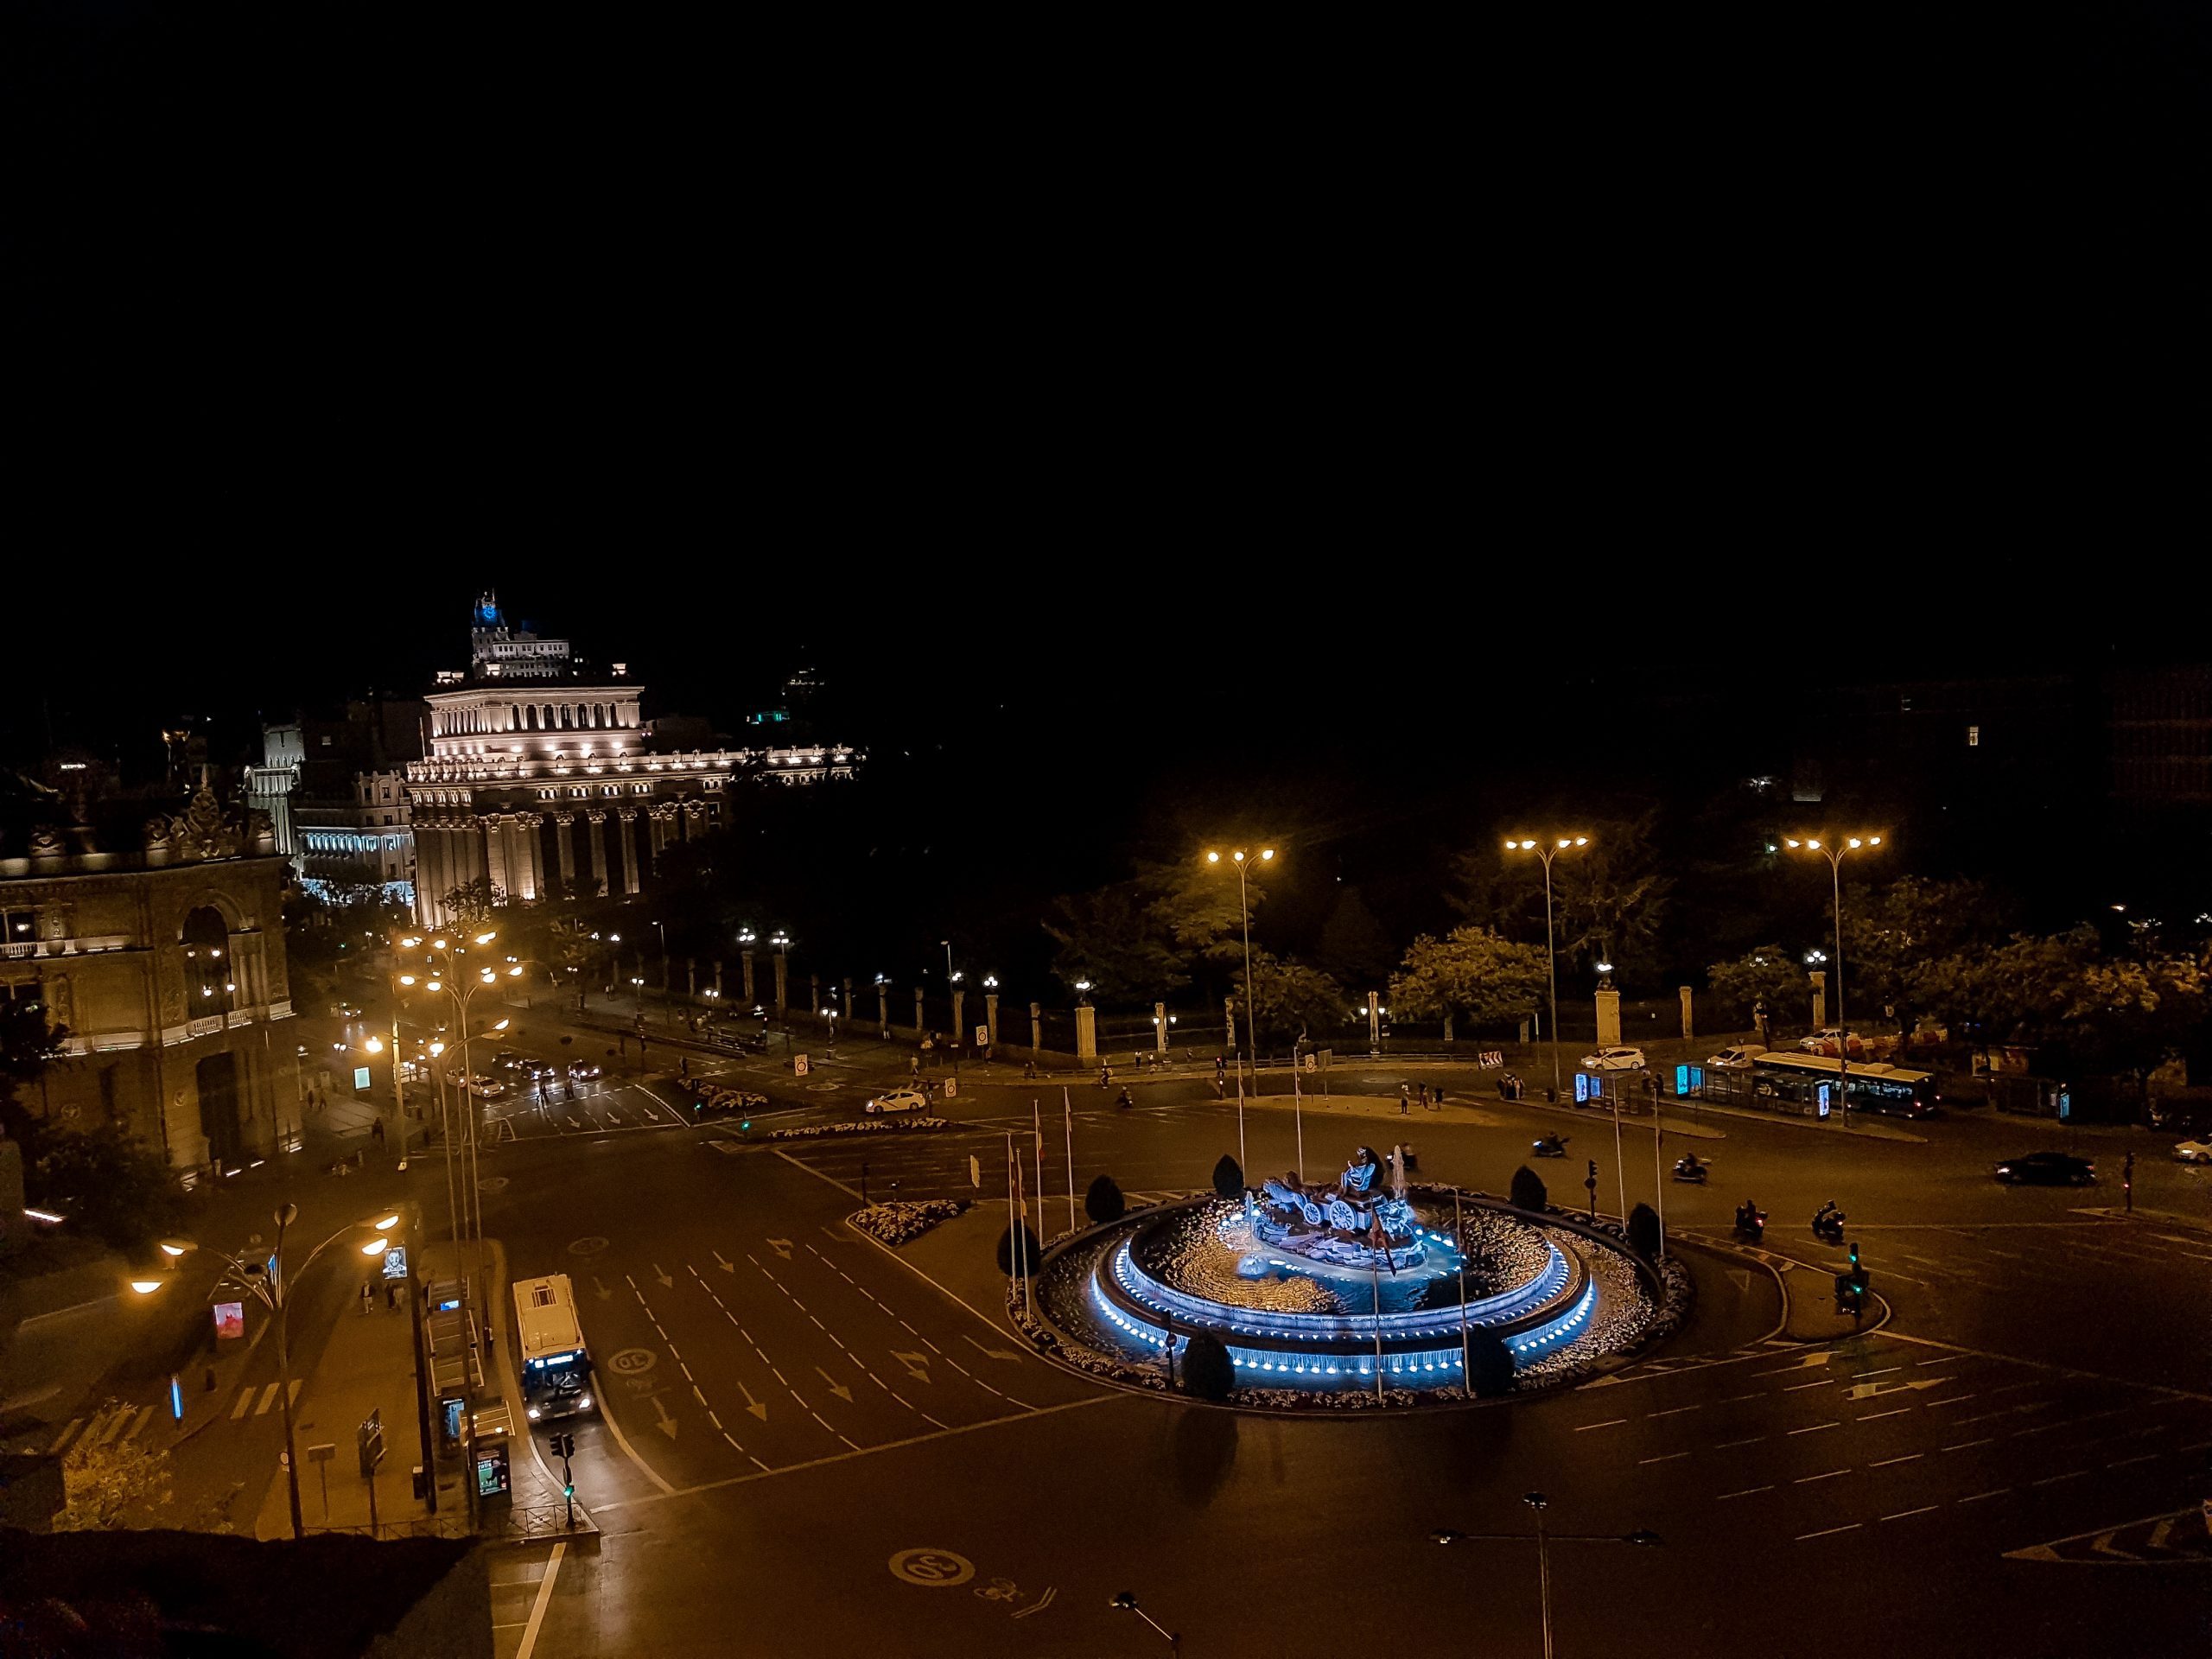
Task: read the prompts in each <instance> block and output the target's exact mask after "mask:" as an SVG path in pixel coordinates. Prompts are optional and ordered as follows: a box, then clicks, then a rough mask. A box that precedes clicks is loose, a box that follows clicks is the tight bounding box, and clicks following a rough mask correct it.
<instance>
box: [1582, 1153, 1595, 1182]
mask: <svg viewBox="0 0 2212 1659" xmlns="http://www.w3.org/2000/svg"><path fill="white" fill-rule="evenodd" d="M1582 1184H1583V1185H1585V1186H1595V1185H1598V1160H1596V1159H1595V1158H1592V1160H1590V1173H1588V1174H1587V1175H1586V1176H1584V1177H1583V1178H1582Z"/></svg>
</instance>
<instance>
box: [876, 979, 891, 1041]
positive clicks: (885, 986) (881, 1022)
mask: <svg viewBox="0 0 2212 1659" xmlns="http://www.w3.org/2000/svg"><path fill="white" fill-rule="evenodd" d="M875 1019H876V1024H877V1025H878V1026H879V1027H881V1029H882V1032H883V1035H884V1038H885V1039H886V1040H888V1039H889V1038H890V1036H891V985H890V982H888V981H887V980H880V979H879V980H878V981H876V982H875Z"/></svg>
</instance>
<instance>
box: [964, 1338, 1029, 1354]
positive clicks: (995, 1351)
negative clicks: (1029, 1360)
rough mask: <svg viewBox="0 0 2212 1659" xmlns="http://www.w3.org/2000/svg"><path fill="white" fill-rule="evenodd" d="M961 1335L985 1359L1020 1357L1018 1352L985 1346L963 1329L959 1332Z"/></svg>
mask: <svg viewBox="0 0 2212 1659" xmlns="http://www.w3.org/2000/svg"><path fill="white" fill-rule="evenodd" d="M961 1335H962V1337H963V1338H965V1339H966V1341H967V1343H968V1344H969V1346H970V1347H971V1348H973V1349H974V1350H975V1351H976V1352H977V1353H979V1354H981V1355H982V1357H984V1358H985V1359H1020V1357H1021V1356H1020V1354H1016V1353H1011V1352H1008V1351H1007V1350H1006V1349H1004V1348H986V1347H984V1346H983V1344H982V1343H980V1342H977V1341H976V1338H973V1337H970V1336H969V1335H968V1333H967V1332H964V1331H963V1332H961Z"/></svg>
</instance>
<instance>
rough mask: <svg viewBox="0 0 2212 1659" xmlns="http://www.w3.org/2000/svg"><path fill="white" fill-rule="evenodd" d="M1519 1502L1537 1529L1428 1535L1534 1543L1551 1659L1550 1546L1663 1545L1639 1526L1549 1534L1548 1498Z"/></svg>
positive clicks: (1447, 1540) (1528, 1495)
mask: <svg viewBox="0 0 2212 1659" xmlns="http://www.w3.org/2000/svg"><path fill="white" fill-rule="evenodd" d="M1521 1501H1522V1503H1526V1504H1527V1505H1528V1506H1529V1509H1530V1510H1533V1511H1534V1512H1535V1516H1536V1530H1535V1532H1534V1533H1533V1534H1530V1533H1526V1532H1459V1531H1456V1530H1454V1529H1452V1528H1450V1527H1440V1528H1438V1529H1436V1530H1435V1531H1434V1532H1432V1533H1430V1534H1429V1535H1428V1537H1429V1541H1430V1542H1431V1543H1436V1544H1472V1543H1526V1542H1528V1541H1529V1539H1530V1538H1531V1537H1534V1538H1535V1542H1536V1593H1537V1595H1538V1596H1539V1597H1540V1598H1541V1605H1542V1608H1543V1619H1544V1659H1552V1559H1551V1546H1552V1545H1553V1544H1554V1543H1561V1544H1631V1545H1634V1546H1636V1547H1637V1548H1650V1547H1651V1546H1653V1545H1655V1544H1659V1543H1662V1542H1664V1540H1663V1539H1662V1538H1661V1537H1660V1536H1659V1535H1658V1534H1657V1533H1656V1532H1651V1531H1648V1530H1646V1529H1643V1528H1641V1527H1639V1528H1638V1529H1637V1530H1636V1531H1634V1532H1626V1533H1611V1532H1552V1531H1550V1530H1548V1529H1547V1528H1546V1527H1545V1525H1544V1511H1545V1510H1548V1509H1549V1508H1550V1507H1551V1499H1549V1498H1548V1497H1545V1496H1544V1495H1543V1494H1542V1493H1541V1492H1523V1493H1522V1495H1521Z"/></svg>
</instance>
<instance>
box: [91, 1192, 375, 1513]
mask: <svg viewBox="0 0 2212 1659" xmlns="http://www.w3.org/2000/svg"><path fill="white" fill-rule="evenodd" d="M299 1214H300V1207H299V1205H296V1204H287V1205H283V1206H281V1207H280V1208H279V1209H278V1210H277V1212H276V1222H277V1248H276V1249H273V1250H271V1251H270V1253H269V1259H268V1261H267V1262H266V1263H265V1264H264V1263H263V1262H241V1261H239V1260H238V1257H236V1256H234V1255H228V1254H227V1253H226V1252H224V1251H222V1250H217V1249H208V1247H207V1246H206V1245H204V1244H195V1243H193V1241H192V1240H190V1239H188V1238H165V1239H163V1240H162V1254H163V1255H167V1256H168V1257H169V1258H170V1259H171V1260H172V1261H174V1260H175V1259H176V1258H177V1257H179V1256H182V1255H190V1254H191V1253H192V1252H193V1251H194V1250H207V1254H208V1255H212V1256H214V1257H215V1258H216V1259H217V1260H219V1261H220V1262H222V1263H223V1264H224V1265H225V1266H226V1267H227V1268H229V1269H230V1270H231V1273H232V1276H233V1277H235V1278H236V1279H237V1281H238V1284H239V1285H240V1286H241V1287H244V1288H245V1290H247V1291H248V1292H250V1293H251V1294H253V1295H254V1296H256V1297H257V1298H259V1299H260V1300H261V1302H262V1304H263V1306H265V1307H267V1308H268V1309H269V1311H270V1313H274V1314H275V1315H276V1316H277V1398H278V1399H279V1400H280V1401H282V1402H283V1406H284V1478H285V1483H286V1485H287V1487H288V1489H289V1497H290V1498H291V1502H292V1536H293V1537H295V1538H298V1537H302V1536H303V1535H305V1533H306V1531H307V1528H306V1525H305V1523H304V1522H303V1521H302V1518H301V1516H300V1454H299V1448H298V1447H297V1446H296V1445H295V1444H294V1443H293V1440H292V1351H291V1344H290V1319H289V1310H290V1308H291V1306H292V1299H291V1294H290V1287H289V1283H288V1281H287V1280H286V1277H285V1274H284V1230H285V1229H286V1228H287V1227H289V1226H290V1225H291V1224H293V1223H294V1222H295V1221H296V1220H298V1219H299ZM398 1224H399V1212H398V1211H388V1212H387V1213H386V1214H385V1215H384V1216H383V1217H380V1218H379V1219H377V1220H374V1221H370V1220H362V1221H359V1222H356V1223H354V1224H353V1226H351V1227H341V1228H340V1229H339V1230H337V1231H336V1232H334V1233H333V1234H332V1235H331V1236H329V1237H328V1238H326V1239H324V1240H323V1241H322V1243H320V1244H318V1245H316V1246H315V1249H312V1250H309V1251H308V1259H307V1260H306V1261H304V1262H301V1263H300V1274H301V1276H302V1277H303V1278H304V1277H305V1276H306V1274H307V1270H308V1268H311V1267H313V1266H314V1265H315V1257H317V1256H319V1255H321V1254H322V1253H323V1252H324V1251H325V1250H327V1249H329V1248H330V1247H331V1246H332V1245H333V1244H335V1243H337V1242H338V1241H339V1240H340V1239H341V1238H346V1237H348V1236H353V1235H356V1234H358V1233H359V1232H360V1231H361V1230H363V1229H369V1230H372V1231H373V1232H374V1234H375V1235H376V1236H374V1237H372V1238H371V1239H370V1240H369V1241H368V1242H367V1243H365V1244H363V1245H362V1246H361V1254H362V1255H383V1254H384V1252H385V1244H386V1239H385V1235H386V1234H387V1233H389V1232H391V1230H392V1229H393V1228H395V1227H397V1225H398ZM164 1282H166V1281H162V1280H159V1279H133V1280H132V1281H130V1287H131V1289H133V1290H135V1291H137V1293H138V1294H140V1295H142V1296H144V1295H149V1294H152V1293H153V1292H155V1291H156V1290H159V1289H160V1288H162V1285H163V1283H164Z"/></svg>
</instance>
